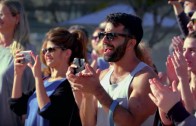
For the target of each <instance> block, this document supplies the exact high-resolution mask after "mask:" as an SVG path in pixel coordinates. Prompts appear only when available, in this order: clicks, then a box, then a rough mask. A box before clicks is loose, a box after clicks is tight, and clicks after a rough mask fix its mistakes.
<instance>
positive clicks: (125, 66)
mask: <svg viewBox="0 0 196 126" xmlns="http://www.w3.org/2000/svg"><path fill="white" fill-rule="evenodd" d="M168 3H169V4H170V5H172V6H173V9H174V13H175V15H176V17H177V21H178V26H179V29H180V31H181V33H182V34H181V35H179V36H174V37H173V38H172V39H171V45H170V48H169V51H170V54H169V55H168V58H167V61H166V71H165V72H164V73H161V72H159V71H158V70H157V68H156V65H155V64H154V63H153V60H152V58H151V53H150V50H149V47H148V46H147V44H146V43H145V42H143V41H142V38H143V34H144V33H143V27H142V19H141V18H140V17H138V16H136V15H132V14H127V13H121V12H118V13H111V14H108V15H107V16H106V18H105V21H104V22H103V23H101V24H100V25H99V26H97V27H96V28H95V29H94V31H93V33H92V35H89V33H88V32H87V30H86V29H85V27H83V26H80V25H74V26H71V27H70V28H68V29H66V28H64V27H54V28H52V29H50V30H49V31H48V32H47V33H46V35H45V38H44V40H43V42H42V47H41V50H40V54H36V51H35V47H33V45H31V43H30V42H29V26H28V21H27V17H26V14H25V10H24V7H23V5H22V4H21V3H20V2H19V1H16V0H1V1H0V14H1V15H0V22H1V23H0V59H1V62H0V66H1V67H0V101H1V105H0V126H23V125H25V126H50V125H52V126H53V125H62V126H95V125H96V126H114V125H116V126H130V125H131V126H147V125H148V126H149V125H153V126H161V125H162V126H165V125H169V126H173V125H174V126H194V125H196V111H195V110H196V67H195V65H194V64H195V63H196V12H195V11H196V1H195V0H178V1H176V0H175V1H174V0H169V1H168ZM182 3H183V4H182ZM182 5H183V6H182ZM89 39H90V40H89ZM89 41H90V42H89ZM89 44H90V45H89ZM89 46H90V48H89ZM75 58H78V59H83V60H85V64H84V66H82V67H81V65H83V64H82V63H81V60H78V62H77V63H78V64H79V65H78V64H74V63H75V62H73V61H74V59H75ZM42 64H44V68H43V67H42ZM79 67H81V68H82V69H81V68H79ZM152 115H155V117H154V119H153V120H151V123H150V124H149V123H148V124H146V121H147V120H148V118H149V117H150V116H152Z"/></svg>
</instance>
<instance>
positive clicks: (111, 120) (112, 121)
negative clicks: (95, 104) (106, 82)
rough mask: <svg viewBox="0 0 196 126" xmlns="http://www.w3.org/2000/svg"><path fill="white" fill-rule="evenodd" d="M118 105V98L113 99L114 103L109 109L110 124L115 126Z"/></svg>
mask: <svg viewBox="0 0 196 126" xmlns="http://www.w3.org/2000/svg"><path fill="white" fill-rule="evenodd" d="M117 105H118V101H117V100H113V102H112V104H111V105H110V109H109V120H110V126H114V120H113V113H114V110H115V108H116V106H117Z"/></svg>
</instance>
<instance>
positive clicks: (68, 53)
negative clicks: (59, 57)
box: [65, 49, 72, 58]
mask: <svg viewBox="0 0 196 126" xmlns="http://www.w3.org/2000/svg"><path fill="white" fill-rule="evenodd" d="M71 54H72V51H71V49H66V50H65V56H66V57H67V58H70V57H71Z"/></svg>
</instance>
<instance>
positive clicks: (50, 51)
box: [42, 41, 65, 68]
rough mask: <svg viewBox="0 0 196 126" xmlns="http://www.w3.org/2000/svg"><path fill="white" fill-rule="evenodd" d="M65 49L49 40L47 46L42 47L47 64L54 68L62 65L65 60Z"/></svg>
mask: <svg viewBox="0 0 196 126" xmlns="http://www.w3.org/2000/svg"><path fill="white" fill-rule="evenodd" d="M63 52H64V51H63V50H62V48H60V47H59V46H56V45H54V44H53V43H52V42H50V41H49V42H47V45H46V48H44V49H42V53H43V54H44V59H45V62H46V65H47V66H49V67H52V68H55V67H58V66H61V65H62V63H65V62H64V61H63Z"/></svg>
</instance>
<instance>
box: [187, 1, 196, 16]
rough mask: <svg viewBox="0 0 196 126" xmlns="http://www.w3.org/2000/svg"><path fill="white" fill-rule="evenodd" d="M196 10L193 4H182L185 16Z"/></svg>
mask: <svg viewBox="0 0 196 126" xmlns="http://www.w3.org/2000/svg"><path fill="white" fill-rule="evenodd" d="M195 10H196V5H195V3H193V2H189V1H185V2H184V12H185V13H186V14H187V13H189V12H193V11H195Z"/></svg>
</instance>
